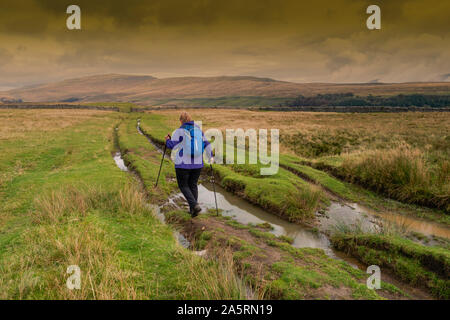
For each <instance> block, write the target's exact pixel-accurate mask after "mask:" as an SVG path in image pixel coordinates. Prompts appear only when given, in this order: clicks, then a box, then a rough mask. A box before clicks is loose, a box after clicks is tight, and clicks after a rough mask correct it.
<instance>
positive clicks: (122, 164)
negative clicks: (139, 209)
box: [113, 152, 191, 248]
mask: <svg viewBox="0 0 450 320" xmlns="http://www.w3.org/2000/svg"><path fill="white" fill-rule="evenodd" d="M113 159H114V162H115V163H116V165H117V167H118V168H119V169H120V170H122V171H126V172H128V171H129V170H128V168H127V166H126V165H125V162H124V161H123V158H122V154H121V153H120V152H116V153H115V154H114V156H113ZM147 205H148V207H149V208H151V209H152V210H153V211H154V212H155V213H156V217H157V218H158V219H159V220H160V221H161V222H162V223H164V224H165V223H166V219H165V217H164V215H163V214H162V213H161V210H160V208H159V207H158V206H155V205H152V204H147ZM173 234H174V237H175V239H176V240H177V241H178V243H179V244H180V245H181V246H183V247H185V248H189V247H190V245H191V244H190V242H189V240H187V239H186V238H185V237H184V236H183V235H182V234H181V233H179V232H178V231H174V232H173Z"/></svg>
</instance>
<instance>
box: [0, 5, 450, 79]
mask: <svg viewBox="0 0 450 320" xmlns="http://www.w3.org/2000/svg"><path fill="white" fill-rule="evenodd" d="M373 3H378V4H379V5H380V7H381V9H382V30H380V31H368V30H367V28H366V27H365V20H366V19H367V14H366V13H365V11H366V8H367V6H368V5H370V4H373ZM71 4H77V5H79V6H80V7H81V11H82V30H81V31H77V32H72V31H68V30H67V29H66V26H65V23H66V18H67V14H66V8H67V7H68V6H69V5H71ZM449 13H450V1H439V0H429V1H424V0H397V1H384V0H383V1H381V0H378V1H372V0H314V1H301V0H148V1H145V0H127V1H125V0H109V1H98V0H53V1H52V0H21V1H17V0H2V1H1V2H0V59H2V61H3V62H0V65H1V68H2V76H3V77H2V78H3V79H6V78H8V81H10V82H11V81H13V82H14V81H16V83H18V84H22V83H27V84H28V83H34V82H39V81H47V80H49V79H51V80H57V79H60V78H69V77H72V76H82V75H84V74H92V73H110V72H122V73H127V72H129V73H148V74H153V75H157V76H183V75H221V74H227V75H237V74H251V75H256V76H267V77H272V78H280V79H282V80H294V81H337V82H340V81H343V82H348V81H351V82H357V81H361V82H366V81H370V80H372V79H380V81H382V82H383V81H384V82H388V81H417V80H424V81H426V80H431V79H440V78H442V79H448V77H447V78H444V77H441V75H442V70H444V71H446V70H449V69H450V62H449V61H450V57H449V54H450V52H449V51H450V41H449V38H450V30H449V28H448V16H449ZM18 48H26V50H19V49H18ZM2 52H3V55H2ZM0 80H1V81H3V80H2V79H0ZM1 81H0V86H1V85H2V83H1Z"/></svg>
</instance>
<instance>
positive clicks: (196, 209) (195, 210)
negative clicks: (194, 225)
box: [191, 204, 202, 218]
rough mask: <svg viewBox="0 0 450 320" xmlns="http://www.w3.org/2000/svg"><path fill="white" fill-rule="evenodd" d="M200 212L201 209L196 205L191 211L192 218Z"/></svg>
mask: <svg viewBox="0 0 450 320" xmlns="http://www.w3.org/2000/svg"><path fill="white" fill-rule="evenodd" d="M200 211H202V208H200V206H199V205H198V204H196V205H195V207H194V208H193V209H192V211H191V215H192V218H195V217H196V216H198V214H199V213H200Z"/></svg>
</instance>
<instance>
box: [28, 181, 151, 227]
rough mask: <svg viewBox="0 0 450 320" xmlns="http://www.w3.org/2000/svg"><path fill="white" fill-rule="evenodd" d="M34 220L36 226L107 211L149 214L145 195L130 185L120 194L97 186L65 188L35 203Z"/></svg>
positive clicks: (117, 191) (40, 198)
mask: <svg viewBox="0 0 450 320" xmlns="http://www.w3.org/2000/svg"><path fill="white" fill-rule="evenodd" d="M34 204H35V208H36V209H35V210H34V211H33V213H32V214H33V219H34V221H35V222H36V223H44V222H46V223H58V222H61V221H63V220H64V219H71V218H72V219H79V218H82V217H85V216H86V215H87V214H88V213H89V212H90V211H92V210H110V211H111V213H121V214H126V215H137V214H140V215H148V214H152V212H151V210H150V209H149V208H148V207H147V206H146V199H145V196H144V194H143V193H142V192H141V191H140V190H139V189H138V188H137V187H136V186H134V185H133V184H132V183H131V182H127V183H126V184H125V185H124V187H123V188H121V189H120V190H114V191H106V190H104V189H103V188H102V187H99V186H91V185H83V186H78V187H76V186H73V185H72V186H71V185H68V186H64V187H62V188H60V189H58V190H56V191H55V190H53V191H51V192H49V193H47V194H43V195H40V196H38V197H36V198H35V200H34Z"/></svg>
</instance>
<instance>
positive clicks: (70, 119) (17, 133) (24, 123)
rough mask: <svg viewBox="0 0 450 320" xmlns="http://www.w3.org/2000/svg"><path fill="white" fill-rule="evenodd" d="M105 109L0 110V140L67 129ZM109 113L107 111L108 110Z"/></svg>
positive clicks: (102, 114)
mask: <svg viewBox="0 0 450 320" xmlns="http://www.w3.org/2000/svg"><path fill="white" fill-rule="evenodd" d="M105 112H107V111H91V110H45V109H42V110H41V109H40V110H0V140H6V139H20V138H24V137H26V135H27V134H30V133H36V134H40V135H45V134H47V133H50V132H53V131H56V130H60V129H69V128H73V127H74V126H76V125H78V124H80V123H82V122H84V121H87V120H92V119H96V118H97V119H99V118H101V117H102V116H104V115H105ZM108 113H109V112H108Z"/></svg>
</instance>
